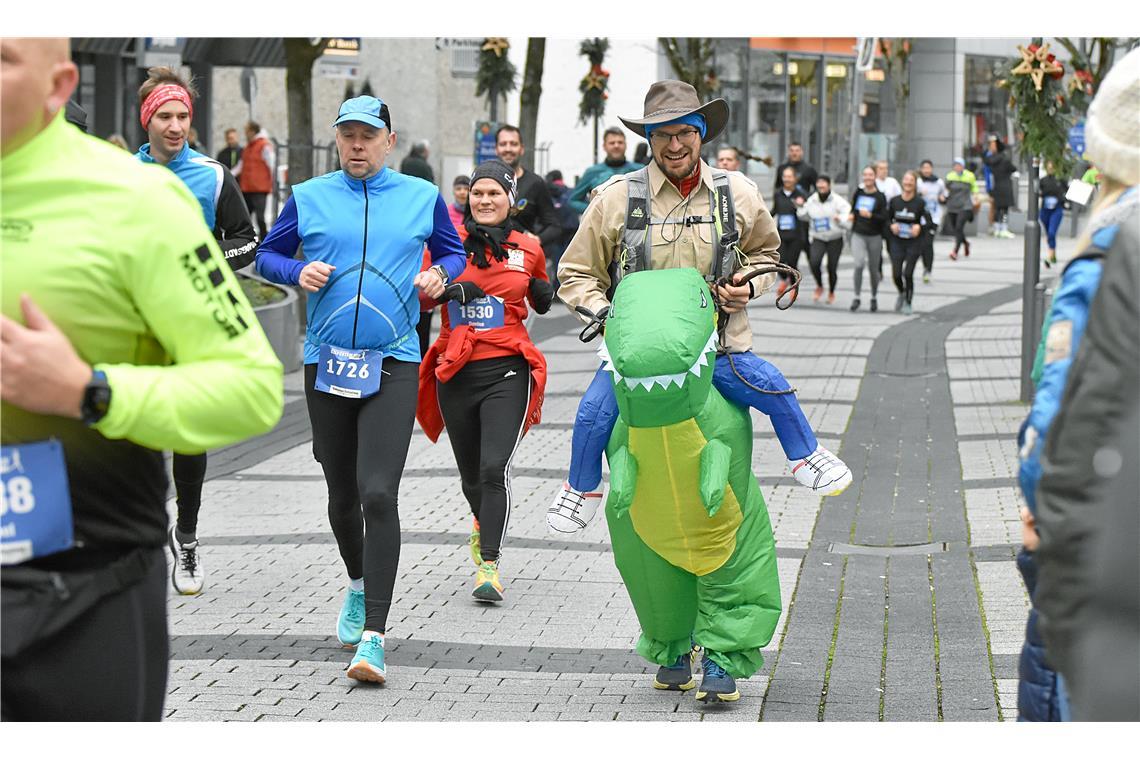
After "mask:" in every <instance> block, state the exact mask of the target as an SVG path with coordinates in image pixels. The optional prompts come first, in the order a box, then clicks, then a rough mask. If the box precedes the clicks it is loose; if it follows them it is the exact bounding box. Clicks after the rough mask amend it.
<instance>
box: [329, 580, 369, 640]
mask: <svg viewBox="0 0 1140 760" xmlns="http://www.w3.org/2000/svg"><path fill="white" fill-rule="evenodd" d="M363 635H364V592H363V591H353V590H352V589H348V593H346V594H345V595H344V604H342V605H341V607H340V617H338V618H337V620H336V637H337V640H338V641H340V643H341V644H342V645H343V646H346V647H354V646H356V645H357V644H359V643H360V637H361V636H363Z"/></svg>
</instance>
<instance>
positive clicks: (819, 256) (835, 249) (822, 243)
mask: <svg viewBox="0 0 1140 760" xmlns="http://www.w3.org/2000/svg"><path fill="white" fill-rule="evenodd" d="M824 253H826V254H827V292H828V293H834V292H835V281H836V279H838V277H839V254H841V253H843V238H836V239H835V240H813V241H811V251H809V252H808V263H809V264H811V274H812V277H814V278H815V284H816V285H818V286H819V287H821V288H822V287H823V254H824Z"/></svg>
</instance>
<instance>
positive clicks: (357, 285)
mask: <svg viewBox="0 0 1140 760" xmlns="http://www.w3.org/2000/svg"><path fill="white" fill-rule="evenodd" d="M333 126H334V127H335V129H336V145H337V151H338V152H339V154H340V165H341V169H340V171H335V172H331V173H329V174H326V175H324V176H321V177H314V178H313V179H310V180H308V181H306V182H302V183H301V184H299V185H295V186H294V187H293V195H292V196H291V197H290V198H289V200H288V201H287V202H286V203H285V207H284V208H283V209H282V212H281V216H280V217H279V218H278V219H277V221H276V223H275V224H274V225H273V229H271V230H270V231H269V234H268V235H267V236H266V238H265V241H264V242H262V244H261V246H260V247H259V248H258V252H257V264H256V266H257V271H258V272H259V273H260V274H261V275H262V276H263V277H265V278H266V279H269V280H272V281H273V282H279V283H282V284H288V285H300V286H301V287H302V288H304V289H305V290H306V291H308V292H309V294H310V295H309V297H308V304H307V310H308V329H307V331H306V333H305V358H304V361H305V398H306V401H307V402H308V407H309V420H310V422H311V423H312V426H313V456H314V457H315V458H316V459H317V461H319V462H320V463H321V468H322V469H323V470H324V474H325V481H326V483H327V485H328V491H329V521H330V522H331V524H332V530H333V535H334V536H335V537H336V541H337V546H338V548H339V549H340V555H341V559H342V560H343V561H344V564H345V568H346V570H347V572H348V589H347V592H346V594H345V599H344V604H343V606H342V608H341V612H340V617H339V618H338V621H337V638H338V639H339V640H340V642H341V644H343V645H345V646H354V645H358V646H357V649H356V654H355V656H354V657H353V658H352V663H351V664H350V665H349V668H348V676H349V677H350V678H354V679H356V680H359V681H373V682H379V683H383V681H384V679H385V676H386V668H385V665H384V631H385V627H386V625H387V619H388V612H389V610H390V608H391V606H392V592H393V588H394V586H395V582H396V569H397V565H398V563H399V557H400V517H399V513H398V511H397V502H396V497H397V494H398V492H399V488H400V475H401V474H402V472H403V469H404V462H405V460H406V458H407V454H408V442H409V441H410V439H411V435H412V421H413V419H414V418H415V408H416V395H417V391H418V387H419V362H420V344H419V340H418V338H417V335H416V324H417V323H418V322H419V299H418V296H417V293H416V289H417V288H418V289H420V290H422V291H423V292H424V294H425V295H427V296H428V297H430V298H439V297H440V296H441V295H442V294H443V291H444V286H445V285H446V284H447V283H448V282H449V281H450V280H452V279H454V278H455V277H458V276H459V274H460V273H461V272H462V271H463V269H464V268H465V266H466V263H467V262H466V255H465V254H464V252H463V245H462V244H461V243H460V241H459V236H458V235H457V234H456V231H455V227H454V226H453V225H452V223H451V219H450V217H449V215H448V213H447V204H446V203H445V202H444V200H443V197H442V196H441V195H440V194H439V190H438V189H437V188H436V187H435V185H433V184H431V183H430V182H427V181H426V180H423V179H420V178H418V177H409V176H407V175H404V174H400V173H398V172H395V171H393V170H391V169H388V168H386V167H385V166H384V161H385V159H386V158H387V156H388V155H389V154H390V153H391V152H392V149H393V148H395V146H396V133H395V132H393V131H392V119H391V116H390V114H389V112H388V106H387V105H386V104H384V103H383V102H382V101H381V100H379V99H378V98H374V97H372V96H369V95H362V96H360V97H356V98H351V99H349V100H346V101H345V102H344V103H343V104H341V107H340V113H339V115H338V117H337V119H336V121H335V122H334V123H333ZM425 244H426V245H427V247H428V249H429V250H430V252H431V259H432V263H433V265H432V266H431V267H430V268H429V269H426V270H424V271H422V272H421V271H420V268H421V266H422V263H423V250H424V245H425ZM302 246H303V251H304V258H303V259H300V260H298V259H295V258H294V255H295V254H296V253H297V251H298V248H300V247H302ZM362 510H363V520H362V519H361V511H362Z"/></svg>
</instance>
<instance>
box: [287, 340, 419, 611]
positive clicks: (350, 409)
mask: <svg viewBox="0 0 1140 760" xmlns="http://www.w3.org/2000/svg"><path fill="white" fill-rule="evenodd" d="M384 372H385V373H387V374H384V375H382V378H383V379H382V382H381V385H380V392H379V393H377V394H375V395H373V396H369V397H368V398H365V399H354V398H342V397H340V396H333V395H331V394H328V393H323V392H321V391H318V390H316V389H315V388H314V387H313V384H314V382H315V380H316V376H317V365H315V364H306V365H305V400H306V401H307V402H308V407H309V421H310V422H311V423H312V426H313V456H314V457H315V458H316V460H317V461H318V462H320V463H321V468H322V469H323V470H324V472H325V484H326V485H327V486H328V491H329V523H331V525H332V531H333V535H334V536H335V537H336V543H337V547H338V548H339V549H340V556H341V559H342V560H343V561H344V567H345V569H346V570H347V571H348V576H349V577H350V578H361V577H363V578H364V614H365V621H364V628H365V630H368V631H376V632H378V633H383V632H384V629H385V627H386V626H387V623H388V611H389V610H390V609H391V607H392V591H393V589H394V588H395V586H396V570H397V568H398V566H399V564H400V514H399V511H398V509H397V496H398V494H399V491H400V476H401V475H402V474H403V471H404V462H405V460H406V459H407V457H408V443H409V441H410V440H411V437H412V422H413V420H414V419H415V413H416V396H417V393H418V391H419V365H418V364H413V363H411V362H402V361H397V360H395V359H391V358H387V359H385V360H384Z"/></svg>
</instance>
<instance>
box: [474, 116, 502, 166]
mask: <svg viewBox="0 0 1140 760" xmlns="http://www.w3.org/2000/svg"><path fill="white" fill-rule="evenodd" d="M498 128H499V123H498V122H497V121H477V122H475V165H476V166H478V165H479V164H481V163H483V162H484V161H487V160H489V159H492V158H497V157H498V156H497V155H496V154H495V131H496V130H498Z"/></svg>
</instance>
